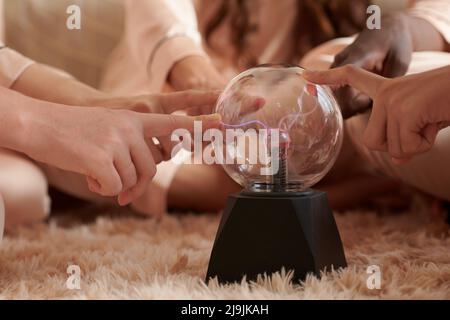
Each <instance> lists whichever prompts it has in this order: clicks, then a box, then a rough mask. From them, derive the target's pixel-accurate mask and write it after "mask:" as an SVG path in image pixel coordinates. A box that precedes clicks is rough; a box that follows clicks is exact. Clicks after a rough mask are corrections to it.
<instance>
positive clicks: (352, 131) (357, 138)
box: [301, 38, 450, 200]
mask: <svg viewBox="0 0 450 320" xmlns="http://www.w3.org/2000/svg"><path fill="white" fill-rule="evenodd" d="M352 41H353V39H352V38H343V39H336V40H333V41H330V42H328V43H325V44H323V45H321V46H319V47H318V48H316V49H314V50H312V51H311V52H310V53H309V54H307V55H306V56H305V57H304V58H303V60H302V62H301V65H302V66H304V67H306V68H311V69H324V68H328V67H329V65H330V64H331V62H332V61H333V57H334V55H335V54H336V53H338V52H339V51H341V50H342V49H343V48H344V47H345V46H347V45H349V44H350V43H351V42H352ZM449 64H450V54H448V53H443V52H416V53H414V54H413V58H412V62H411V65H410V67H409V70H408V74H412V73H417V72H423V71H426V70H430V69H433V68H439V67H442V66H445V65H449ZM368 119H369V113H367V114H364V115H359V116H355V117H353V118H351V119H349V120H347V121H346V122H345V129H346V134H347V136H348V138H349V140H350V141H351V143H350V144H349V146H350V147H351V148H353V149H354V150H356V154H357V157H358V158H359V159H360V160H359V161H360V162H361V163H368V164H370V165H371V167H372V168H374V169H376V170H379V171H381V172H382V173H383V174H385V175H386V176H388V177H391V178H393V179H398V180H400V181H403V182H405V183H407V184H409V185H412V186H415V187H417V188H418V189H420V190H422V191H425V192H427V193H430V194H432V195H434V196H437V197H439V198H441V199H446V200H450V188H448V186H449V185H450V171H449V170H446V168H447V164H448V163H449V162H450V152H449V150H450V128H447V129H445V130H442V131H441V132H440V133H439V135H438V137H437V140H436V144H435V146H434V147H433V148H432V150H431V151H430V152H428V153H426V154H424V155H420V156H418V157H416V158H414V159H413V160H412V161H410V162H409V163H407V164H405V165H401V166H396V165H393V164H392V162H391V161H390V159H389V157H388V156H387V155H386V154H385V153H380V152H372V151H370V150H368V149H367V148H365V147H364V145H363V143H362V141H361V137H362V135H363V132H364V130H365V128H366V125H367V121H368ZM343 151H344V152H345V148H343ZM338 163H339V162H338ZM344 163H345V161H344ZM338 167H339V166H338ZM340 169H341V170H342V169H344V170H345V166H344V167H340ZM334 170H335V168H333V171H334ZM344 172H345V171H344ZM360 186H361V187H362V188H372V185H371V184H368V183H365V185H360ZM358 188H359V187H358ZM358 190H362V189H358Z"/></svg>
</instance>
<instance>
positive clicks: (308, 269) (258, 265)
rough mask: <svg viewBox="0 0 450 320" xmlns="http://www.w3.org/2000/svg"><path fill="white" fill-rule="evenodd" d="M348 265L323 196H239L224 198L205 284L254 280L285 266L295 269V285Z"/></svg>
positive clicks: (254, 194) (303, 194)
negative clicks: (222, 210) (207, 282)
mask: <svg viewBox="0 0 450 320" xmlns="http://www.w3.org/2000/svg"><path fill="white" fill-rule="evenodd" d="M346 266H347V263H346V260H345V255H344V249H343V247H342V242H341V238H340V236H339V232H338V229H337V226H336V222H335V220H334V217H333V213H332V212H331V209H330V206H329V204H328V199H327V195H326V193H324V192H320V191H314V190H311V191H308V192H304V193H297V194H294V195H293V194H292V193H263V194H261V193H250V192H241V193H239V194H235V195H231V196H229V198H228V202H227V205H226V208H225V210H224V213H223V216H222V220H221V222H220V225H219V228H218V231H217V235H216V240H215V242H214V247H213V249H212V252H211V258H210V261H209V267H208V272H207V276H206V281H209V280H210V279H211V278H214V277H217V278H218V281H219V282H220V283H232V282H239V281H241V280H242V278H243V276H244V275H246V277H247V280H255V279H256V278H257V275H258V274H267V275H270V274H272V273H274V272H278V271H280V270H281V269H282V268H284V269H285V270H293V271H294V279H293V280H294V281H295V282H297V281H299V280H303V279H305V277H306V275H307V274H308V273H313V274H315V275H318V276H319V275H320V272H321V271H323V270H328V271H329V270H331V269H332V268H334V269H338V268H341V267H342V268H345V267H346Z"/></svg>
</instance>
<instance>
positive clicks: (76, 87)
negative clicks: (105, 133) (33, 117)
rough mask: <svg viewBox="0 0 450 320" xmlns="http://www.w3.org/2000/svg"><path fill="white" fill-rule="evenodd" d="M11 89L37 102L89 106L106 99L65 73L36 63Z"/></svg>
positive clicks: (104, 94) (105, 96) (102, 94)
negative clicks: (37, 100)
mask: <svg viewBox="0 0 450 320" xmlns="http://www.w3.org/2000/svg"><path fill="white" fill-rule="evenodd" d="M11 89H13V90H15V91H18V92H20V93H22V94H24V95H27V96H29V97H33V98H36V99H39V100H45V101H50V102H55V103H61V104H65V105H76V106H90V105H93V104H94V103H95V101H97V100H101V99H103V98H107V97H108V95H107V94H106V93H103V92H101V91H99V90H96V89H94V88H92V87H89V86H88V85H85V84H83V83H82V82H80V81H78V80H76V79H75V78H73V77H71V76H70V75H68V74H67V73H64V72H62V71H59V70H57V69H54V68H51V67H48V66H45V65H42V64H37V63H36V64H34V65H32V66H30V67H28V68H27V69H26V70H25V71H24V72H23V73H22V74H21V75H20V77H19V78H18V79H17V80H16V81H15V82H14V84H13V85H12V87H11Z"/></svg>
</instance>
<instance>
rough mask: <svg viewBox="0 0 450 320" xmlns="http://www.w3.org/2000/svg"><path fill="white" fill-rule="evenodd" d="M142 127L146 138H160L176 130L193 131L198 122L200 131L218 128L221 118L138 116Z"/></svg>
mask: <svg viewBox="0 0 450 320" xmlns="http://www.w3.org/2000/svg"><path fill="white" fill-rule="evenodd" d="M138 116H139V117H140V119H141V121H142V124H143V126H144V134H145V137H146V138H152V137H161V136H167V135H171V134H172V132H173V131H175V130H177V129H186V130H189V131H190V132H193V131H194V125H195V122H200V123H201V125H202V130H206V129H211V128H219V126H220V123H221V116H220V115H219V114H209V115H202V116H196V117H192V116H181V115H173V114H171V115H165V114H139V115H138Z"/></svg>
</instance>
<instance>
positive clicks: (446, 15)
mask: <svg viewBox="0 0 450 320" xmlns="http://www.w3.org/2000/svg"><path fill="white" fill-rule="evenodd" d="M409 13H410V14H412V15H414V16H416V17H419V18H422V19H424V20H427V21H428V22H429V23H431V24H432V25H433V26H434V27H435V28H436V29H437V30H438V31H439V32H440V33H441V34H442V36H443V37H444V39H445V40H446V41H447V42H448V43H450V0H417V1H415V3H414V5H413V7H412V8H411V9H410V10H409Z"/></svg>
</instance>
